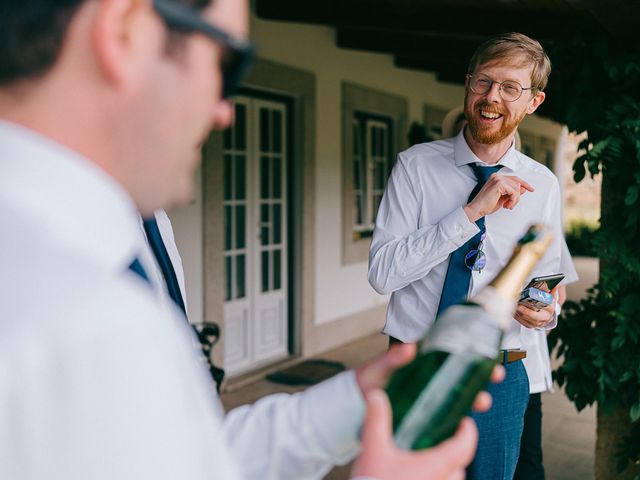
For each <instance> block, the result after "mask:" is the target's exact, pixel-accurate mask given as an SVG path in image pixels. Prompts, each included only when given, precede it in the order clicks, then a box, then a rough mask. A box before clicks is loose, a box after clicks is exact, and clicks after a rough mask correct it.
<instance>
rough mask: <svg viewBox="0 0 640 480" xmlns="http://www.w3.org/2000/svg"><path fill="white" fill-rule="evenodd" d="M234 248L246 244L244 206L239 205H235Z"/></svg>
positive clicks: (242, 246)
mask: <svg viewBox="0 0 640 480" xmlns="http://www.w3.org/2000/svg"><path fill="white" fill-rule="evenodd" d="M235 220H236V248H238V249H240V248H244V247H245V245H246V234H245V231H246V228H245V227H246V225H245V222H246V220H245V207H244V205H239V206H237V207H236V218H235Z"/></svg>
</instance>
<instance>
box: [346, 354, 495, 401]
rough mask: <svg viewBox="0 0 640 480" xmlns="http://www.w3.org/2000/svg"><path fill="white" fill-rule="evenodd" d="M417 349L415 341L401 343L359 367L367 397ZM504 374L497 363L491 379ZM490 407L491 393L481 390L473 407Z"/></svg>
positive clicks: (411, 357)
mask: <svg viewBox="0 0 640 480" xmlns="http://www.w3.org/2000/svg"><path fill="white" fill-rule="evenodd" d="M416 351H417V346H416V344H415V343H399V344H396V345H393V346H391V348H389V350H387V351H386V352H385V353H383V354H382V355H380V356H378V357H376V358H374V359H373V360H370V361H368V362H367V363H365V364H364V365H362V366H361V367H359V368H357V369H356V370H355V374H356V382H357V383H358V387H360V391H361V392H362V394H363V395H364V396H365V398H366V397H367V395H368V393H369V392H370V391H371V390H375V389H381V388H384V387H385V386H386V385H387V382H388V381H389V377H391V374H392V373H393V371H394V370H396V369H398V368H400V367H402V366H403V365H406V364H407V363H409V362H410V361H411V360H413V359H414V357H415V356H416ZM504 376H505V371H504V368H503V367H502V365H496V366H495V367H494V369H493V373H492V375H491V381H492V382H493V383H498V382H501V381H502V380H504ZM489 408H491V395H489V394H488V393H487V392H480V393H479V394H478V396H477V397H476V400H475V402H474V404H473V409H474V410H476V411H478V412H484V411H487V410H489Z"/></svg>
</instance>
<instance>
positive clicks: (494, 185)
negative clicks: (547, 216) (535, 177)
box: [464, 173, 534, 222]
mask: <svg viewBox="0 0 640 480" xmlns="http://www.w3.org/2000/svg"><path fill="white" fill-rule="evenodd" d="M533 191H534V188H533V187H532V186H531V185H529V184H528V183H527V182H525V181H524V180H522V179H521V178H519V177H512V176H509V175H499V174H497V173H494V174H492V175H491V176H490V177H489V180H487V183H485V184H484V185H483V186H482V188H481V189H480V191H479V192H478V194H477V195H476V196H475V198H474V199H473V200H471V202H469V203H468V204H467V205H465V207H464V212H465V213H466V214H467V217H468V218H469V220H470V221H472V222H475V221H476V220H478V219H479V218H481V217H485V216H487V215H491V214H492V213H494V212H496V211H497V210H499V209H501V208H507V209H509V210H513V208H514V207H515V206H516V205H517V204H518V202H519V201H520V196H521V195H523V194H524V193H525V192H533Z"/></svg>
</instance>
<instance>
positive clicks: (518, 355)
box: [500, 350, 527, 365]
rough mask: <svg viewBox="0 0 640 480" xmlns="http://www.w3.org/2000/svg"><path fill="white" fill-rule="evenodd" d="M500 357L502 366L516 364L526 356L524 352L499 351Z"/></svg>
mask: <svg viewBox="0 0 640 480" xmlns="http://www.w3.org/2000/svg"><path fill="white" fill-rule="evenodd" d="M500 355H502V364H503V365H507V364H509V363H513V362H517V361H518V360H522V359H523V358H525V357H526V356H527V351H526V350H500Z"/></svg>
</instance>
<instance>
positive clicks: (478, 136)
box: [464, 99, 527, 145]
mask: <svg viewBox="0 0 640 480" xmlns="http://www.w3.org/2000/svg"><path fill="white" fill-rule="evenodd" d="M473 109H474V110H475V111H478V110H483V109H486V110H488V111H490V112H496V113H499V114H500V115H502V123H501V125H500V128H499V129H498V130H497V131H496V130H495V129H494V128H493V126H492V125H483V124H482V123H481V122H480V121H479V120H478V119H477V118H476V117H475V116H474V115H473V112H472V111H471V110H469V106H468V103H467V101H466V99H465V102H464V114H465V116H466V117H467V123H468V126H469V131H470V132H471V136H472V137H473V139H474V140H475V141H476V142H478V143H482V144H483V145H494V144H496V143H500V142H501V141H503V140H504V139H505V138H507V137H508V136H509V135H512V134H513V132H514V131H515V130H516V128H518V125H520V122H522V119H523V118H524V117H525V115H526V114H527V112H526V111H523V112H522V114H520V115H519V116H518V117H515V118H512V119H511V120H509V117H507V114H505V112H503V111H500V109H499V108H496V105H492V104H490V103H488V102H479V103H477V104H476V105H474V107H473Z"/></svg>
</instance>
